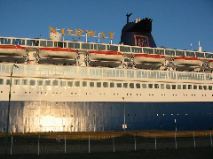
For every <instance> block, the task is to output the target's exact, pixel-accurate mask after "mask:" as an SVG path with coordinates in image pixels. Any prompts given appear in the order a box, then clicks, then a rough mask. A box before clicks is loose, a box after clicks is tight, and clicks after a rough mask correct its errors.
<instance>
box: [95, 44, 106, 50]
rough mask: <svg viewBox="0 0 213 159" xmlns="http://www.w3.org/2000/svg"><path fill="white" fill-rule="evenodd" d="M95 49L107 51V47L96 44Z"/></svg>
mask: <svg viewBox="0 0 213 159" xmlns="http://www.w3.org/2000/svg"><path fill="white" fill-rule="evenodd" d="M94 49H95V50H106V46H105V45H101V44H94Z"/></svg>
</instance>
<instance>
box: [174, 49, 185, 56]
mask: <svg viewBox="0 0 213 159" xmlns="http://www.w3.org/2000/svg"><path fill="white" fill-rule="evenodd" d="M176 56H184V51H180V50H177V51H176Z"/></svg>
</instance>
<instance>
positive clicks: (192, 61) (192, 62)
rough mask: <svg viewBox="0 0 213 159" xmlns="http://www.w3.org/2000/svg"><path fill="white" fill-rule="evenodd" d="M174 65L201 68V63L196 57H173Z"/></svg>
mask: <svg viewBox="0 0 213 159" xmlns="http://www.w3.org/2000/svg"><path fill="white" fill-rule="evenodd" d="M174 64H175V65H176V66H177V67H178V66H202V64H203V61H202V60H200V59H198V58H197V57H186V56H184V57H175V58H174Z"/></svg>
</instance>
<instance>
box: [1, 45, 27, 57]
mask: <svg viewBox="0 0 213 159" xmlns="http://www.w3.org/2000/svg"><path fill="white" fill-rule="evenodd" d="M25 55H26V48H25V47H22V46H20V45H0V56H4V57H5V56H14V57H15V56H22V57H23V56H25Z"/></svg>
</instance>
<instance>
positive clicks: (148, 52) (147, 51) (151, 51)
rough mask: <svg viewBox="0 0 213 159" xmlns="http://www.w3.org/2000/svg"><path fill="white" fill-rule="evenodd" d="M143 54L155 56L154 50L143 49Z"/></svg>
mask: <svg viewBox="0 0 213 159" xmlns="http://www.w3.org/2000/svg"><path fill="white" fill-rule="evenodd" d="M143 52H144V53H146V54H154V49H148V48H143Z"/></svg>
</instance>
